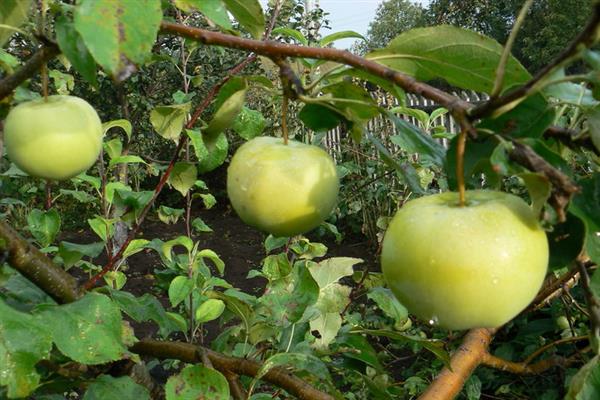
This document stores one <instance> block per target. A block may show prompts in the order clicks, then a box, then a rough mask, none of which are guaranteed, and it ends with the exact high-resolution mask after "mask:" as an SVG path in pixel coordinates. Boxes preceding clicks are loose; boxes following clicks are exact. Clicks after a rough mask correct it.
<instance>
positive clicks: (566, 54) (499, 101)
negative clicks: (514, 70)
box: [470, 2, 600, 120]
mask: <svg viewBox="0 0 600 400" xmlns="http://www.w3.org/2000/svg"><path fill="white" fill-rule="evenodd" d="M593 7H594V8H593V14H592V17H591V18H590V20H589V22H588V24H587V25H586V27H585V28H584V29H583V31H581V33H580V34H579V35H577V37H576V38H575V39H574V40H573V42H571V44H570V45H569V47H567V48H566V49H565V50H564V51H563V52H562V53H561V54H559V55H558V57H556V59H554V61H552V62H551V63H550V64H548V65H546V66H545V67H544V68H542V69H541V70H540V71H539V72H538V73H537V74H535V76H534V77H533V78H531V80H530V81H529V82H527V83H526V84H525V85H523V86H521V87H520V88H518V89H516V90H514V91H512V92H510V93H508V94H506V95H504V96H502V97H498V98H495V99H494V98H492V99H490V100H489V101H487V102H485V103H483V104H482V105H481V106H479V107H477V108H475V109H473V110H472V111H471V113H470V117H471V119H472V120H476V119H480V118H483V117H486V116H488V115H490V114H491V113H492V112H493V111H494V110H497V109H499V108H501V107H503V106H505V105H507V104H510V103H512V102H514V101H517V100H519V99H521V98H523V97H526V96H528V95H529V94H531V93H533V92H535V91H536V90H537V87H538V84H539V83H540V82H541V81H542V80H543V79H544V78H546V77H547V76H548V75H550V74H551V73H552V72H554V71H555V69H556V68H558V67H560V66H562V65H564V64H565V63H566V62H568V61H570V60H571V59H572V58H573V57H575V56H577V54H579V52H580V51H581V50H582V49H585V48H589V47H590V46H592V45H593V44H594V43H595V41H596V33H597V30H598V25H600V3H598V2H596V3H595V4H594V6H593Z"/></svg>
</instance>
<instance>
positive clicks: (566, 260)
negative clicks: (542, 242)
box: [548, 212, 600, 294]
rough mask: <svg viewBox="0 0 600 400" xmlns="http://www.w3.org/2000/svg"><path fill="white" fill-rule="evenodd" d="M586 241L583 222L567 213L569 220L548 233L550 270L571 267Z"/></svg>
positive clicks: (555, 226)
mask: <svg viewBox="0 0 600 400" xmlns="http://www.w3.org/2000/svg"><path fill="white" fill-rule="evenodd" d="M584 240H585V225H584V224H583V221H582V220H581V219H579V218H577V217H576V216H574V215H573V214H571V213H570V212H569V213H567V220H566V221H565V222H563V223H561V224H557V225H554V226H553V229H552V231H551V232H548V243H550V261H549V263H548V268H549V269H550V270H551V271H553V270H556V269H560V268H563V267H566V266H567V265H569V264H570V263H571V262H572V261H573V260H575V259H576V258H577V256H578V255H579V253H581V250H582V249H583V243H584ZM599 277H600V275H599ZM599 294H600V293H599Z"/></svg>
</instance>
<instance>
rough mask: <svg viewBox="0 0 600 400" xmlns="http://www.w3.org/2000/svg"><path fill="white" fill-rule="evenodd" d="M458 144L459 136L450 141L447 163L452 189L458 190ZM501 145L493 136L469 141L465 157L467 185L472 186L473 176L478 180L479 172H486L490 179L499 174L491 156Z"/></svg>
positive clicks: (499, 167)
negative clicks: (493, 166) (494, 167)
mask: <svg viewBox="0 0 600 400" xmlns="http://www.w3.org/2000/svg"><path fill="white" fill-rule="evenodd" d="M457 144H458V136H455V137H454V139H452V141H451V142H450V146H449V148H448V152H447V157H446V163H445V169H446V176H447V179H448V186H449V188H450V190H456V188H457V187H458V183H457V180H456V146H457ZM499 146H501V144H498V141H497V140H496V139H495V138H493V137H487V138H485V139H484V140H482V141H470V142H469V143H468V145H467V146H466V149H465V156H464V158H463V160H464V173H465V184H466V185H468V186H469V185H470V186H471V187H472V186H473V185H474V183H473V182H472V180H471V177H473V176H475V179H474V180H475V181H476V182H478V181H479V174H481V173H482V172H485V173H486V178H488V180H493V178H494V176H493V175H497V173H496V172H495V171H494V169H492V165H493V164H492V163H491V158H492V157H493V155H494V152H495V151H496V149H497V148H498V147H499ZM496 169H497V170H498V169H501V166H500V165H499V166H498V167H497V168H496ZM490 186H493V185H490Z"/></svg>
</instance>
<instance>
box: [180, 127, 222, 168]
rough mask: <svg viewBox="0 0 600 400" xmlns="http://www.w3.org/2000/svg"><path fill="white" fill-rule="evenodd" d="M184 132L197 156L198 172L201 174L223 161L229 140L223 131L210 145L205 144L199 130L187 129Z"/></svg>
mask: <svg viewBox="0 0 600 400" xmlns="http://www.w3.org/2000/svg"><path fill="white" fill-rule="evenodd" d="M186 133H187V135H188V137H189V138H190V140H191V143H192V146H193V147H194V152H195V154H196V157H197V158H198V172H200V173H202V174H203V173H206V172H210V171H212V170H214V169H215V168H217V167H219V166H220V165H221V164H223V162H225V159H226V158H227V152H228V151H229V142H228V141H227V136H225V134H224V133H222V134H220V135H219V136H218V137H217V140H216V141H215V142H214V143H213V144H212V146H207V145H206V142H205V138H204V136H203V135H202V134H201V133H200V132H198V131H194V130H190V129H188V130H186Z"/></svg>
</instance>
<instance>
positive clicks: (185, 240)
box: [160, 236, 194, 261]
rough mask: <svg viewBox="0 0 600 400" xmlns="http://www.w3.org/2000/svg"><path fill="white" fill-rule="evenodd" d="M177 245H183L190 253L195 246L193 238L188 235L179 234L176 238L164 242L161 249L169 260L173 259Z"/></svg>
mask: <svg viewBox="0 0 600 400" xmlns="http://www.w3.org/2000/svg"><path fill="white" fill-rule="evenodd" d="M175 246H183V247H185V248H186V250H187V251H188V253H189V252H191V251H192V249H193V248H194V242H192V239H190V238H189V237H187V236H178V237H176V238H175V239H172V240H169V241H168V242H166V243H163V244H162V246H161V249H160V251H161V252H162V254H163V256H164V257H165V258H166V259H167V260H169V261H172V256H173V255H172V250H173V247H175Z"/></svg>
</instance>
